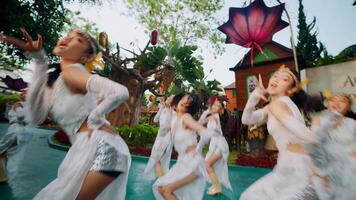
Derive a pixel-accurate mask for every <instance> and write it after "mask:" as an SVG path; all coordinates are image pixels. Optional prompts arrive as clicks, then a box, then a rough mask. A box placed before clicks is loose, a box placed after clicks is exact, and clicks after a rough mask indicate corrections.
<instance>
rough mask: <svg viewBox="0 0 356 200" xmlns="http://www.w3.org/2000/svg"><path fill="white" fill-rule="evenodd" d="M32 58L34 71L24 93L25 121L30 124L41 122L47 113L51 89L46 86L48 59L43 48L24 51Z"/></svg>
mask: <svg viewBox="0 0 356 200" xmlns="http://www.w3.org/2000/svg"><path fill="white" fill-rule="evenodd" d="M26 56H27V57H29V58H31V59H32V62H31V65H33V66H34V68H35V69H34V73H33V77H32V80H31V83H30V85H29V89H28V92H27V94H26V103H25V110H26V116H25V121H26V122H27V123H28V124H30V125H38V124H41V123H42V122H43V121H44V120H45V119H46V118H47V115H48V112H49V109H50V106H51V102H52V101H51V96H52V95H51V90H50V89H49V88H48V87H47V80H48V74H47V70H48V61H47V56H46V54H45V52H44V50H41V51H39V52H35V53H28V52H27V53H26Z"/></svg>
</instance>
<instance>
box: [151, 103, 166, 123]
mask: <svg viewBox="0 0 356 200" xmlns="http://www.w3.org/2000/svg"><path fill="white" fill-rule="evenodd" d="M158 107H159V110H158V112H157V113H156V115H155V117H154V118H153V122H156V123H158V122H159V118H160V116H161V113H162V110H163V109H164V106H163V105H162V104H159V105H158Z"/></svg>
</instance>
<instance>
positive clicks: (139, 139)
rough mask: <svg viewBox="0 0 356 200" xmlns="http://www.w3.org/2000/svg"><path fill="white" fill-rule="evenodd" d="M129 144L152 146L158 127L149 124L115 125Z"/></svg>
mask: <svg viewBox="0 0 356 200" xmlns="http://www.w3.org/2000/svg"><path fill="white" fill-rule="evenodd" d="M114 128H115V130H116V131H117V132H119V134H120V135H121V137H122V138H123V139H124V140H125V142H126V143H127V144H128V145H129V146H145V147H151V146H152V145H153V143H154V141H155V139H156V135H157V132H158V127H156V126H154V125H149V124H138V125H135V126H132V127H130V126H128V125H125V126H123V127H120V128H118V127H114Z"/></svg>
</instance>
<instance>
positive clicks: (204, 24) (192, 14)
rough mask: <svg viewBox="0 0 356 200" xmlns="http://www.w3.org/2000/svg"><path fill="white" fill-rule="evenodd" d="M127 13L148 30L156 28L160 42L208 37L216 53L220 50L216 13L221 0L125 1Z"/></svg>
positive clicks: (221, 3) (189, 42)
mask: <svg viewBox="0 0 356 200" xmlns="http://www.w3.org/2000/svg"><path fill="white" fill-rule="evenodd" d="M124 2H125V3H126V5H127V7H128V8H129V9H130V15H132V13H134V15H135V16H136V17H137V18H138V20H139V22H140V23H141V24H142V25H143V26H145V28H146V29H147V31H151V30H154V29H157V30H158V32H159V37H160V39H159V42H160V43H163V45H165V46H172V45H173V44H174V43H175V42H180V43H182V44H183V45H186V44H190V45H191V44H196V43H197V41H198V40H199V39H204V40H209V41H210V42H211V44H212V45H214V49H215V50H216V53H222V52H223V47H222V46H221V45H219V44H221V43H222V42H223V41H224V38H223V37H222V35H221V34H220V33H219V32H218V30H217V24H219V20H218V19H217V17H216V16H215V13H216V12H217V11H219V10H220V9H221V8H222V6H223V1H222V0H199V1H197V0H125V1H124Z"/></svg>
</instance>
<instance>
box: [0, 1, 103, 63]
mask: <svg viewBox="0 0 356 200" xmlns="http://www.w3.org/2000/svg"><path fill="white" fill-rule="evenodd" d="M74 1H75V0H31V1H30V0H6V1H3V2H2V3H1V4H0V10H1V17H0V32H2V33H3V34H7V35H11V36H15V37H19V38H21V37H22V34H21V32H20V28H26V30H27V31H28V32H29V33H30V35H31V36H32V37H33V38H34V39H36V38H37V35H36V34H37V33H40V34H41V35H42V37H43V47H44V49H45V50H46V52H48V53H51V52H52V49H53V47H54V46H55V45H56V43H57V41H58V38H59V37H60V35H61V33H62V31H63V30H64V25H65V24H66V23H68V24H70V23H69V21H70V20H71V19H70V18H69V17H68V14H69V10H68V9H66V8H65V7H64V3H65V2H67V3H70V2H74ZM78 2H81V3H97V2H99V3H100V0H78ZM4 52H5V53H6V54H4ZM0 54H1V56H0V63H8V64H14V65H15V67H19V65H17V64H18V63H19V62H20V63H21V59H24V57H23V55H22V54H20V53H19V52H18V51H17V50H16V49H15V48H12V47H1V50H0ZM9 59H10V60H11V59H14V60H16V61H14V63H11V62H9Z"/></svg>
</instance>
